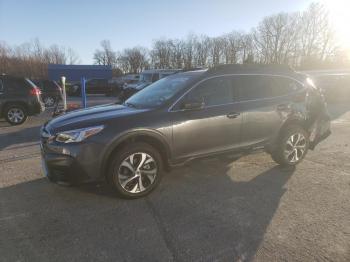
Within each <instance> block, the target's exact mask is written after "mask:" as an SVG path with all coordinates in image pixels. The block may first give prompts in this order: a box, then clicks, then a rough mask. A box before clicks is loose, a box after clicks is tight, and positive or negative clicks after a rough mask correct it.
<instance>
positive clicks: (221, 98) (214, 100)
mask: <svg viewBox="0 0 350 262" xmlns="http://www.w3.org/2000/svg"><path fill="white" fill-rule="evenodd" d="M185 99H186V100H193V99H195V100H200V101H203V102H204V104H205V107H208V106H216V105H224V104H228V103H232V102H233V93H232V81H231V78H230V77H215V78H211V79H208V80H205V81H204V82H202V83H200V84H199V85H198V86H197V87H195V88H194V89H193V90H192V91H191V92H190V93H189V94H188V95H187V96H186V98H185Z"/></svg>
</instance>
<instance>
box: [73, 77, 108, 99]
mask: <svg viewBox="0 0 350 262" xmlns="http://www.w3.org/2000/svg"><path fill="white" fill-rule="evenodd" d="M85 90H86V94H104V95H111V93H112V91H113V90H112V86H111V85H109V84H108V79H102V78H93V79H89V80H87V81H86V83H85ZM68 94H69V95H74V96H80V95H81V83H76V84H74V85H72V86H71V88H70V89H69V91H68Z"/></svg>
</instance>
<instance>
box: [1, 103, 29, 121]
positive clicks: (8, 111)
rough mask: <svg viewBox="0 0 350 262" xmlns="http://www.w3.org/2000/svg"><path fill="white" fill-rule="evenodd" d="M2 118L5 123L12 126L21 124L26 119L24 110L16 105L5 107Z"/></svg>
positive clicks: (26, 115)
mask: <svg viewBox="0 0 350 262" xmlns="http://www.w3.org/2000/svg"><path fill="white" fill-rule="evenodd" d="M4 116H5V119H6V121H7V122H8V123H9V124H10V125H13V126H16V125H21V124H23V123H24V122H25V121H26V120H27V118H28V114H27V112H26V110H25V108H24V107H23V106H21V105H16V104H14V105H9V106H7V107H6V108H5V110H4Z"/></svg>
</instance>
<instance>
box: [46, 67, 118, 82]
mask: <svg viewBox="0 0 350 262" xmlns="http://www.w3.org/2000/svg"><path fill="white" fill-rule="evenodd" d="M48 76H49V80H55V81H59V80H60V79H61V77H62V76H65V77H66V81H67V82H78V81H80V80H81V78H82V77H85V78H86V79H91V78H104V79H111V78H112V67H111V66H102V65H56V64H49V66H48Z"/></svg>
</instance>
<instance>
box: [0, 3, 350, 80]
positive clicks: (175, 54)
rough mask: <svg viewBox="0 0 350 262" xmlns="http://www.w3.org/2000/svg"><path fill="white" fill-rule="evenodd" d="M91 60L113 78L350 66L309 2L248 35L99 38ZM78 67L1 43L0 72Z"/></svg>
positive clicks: (38, 48) (66, 52) (72, 56)
mask: <svg viewBox="0 0 350 262" xmlns="http://www.w3.org/2000/svg"><path fill="white" fill-rule="evenodd" d="M93 61H94V63H95V64H98V65H110V66H112V67H113V69H114V72H116V73H117V74H122V73H139V72H141V71H142V70H144V69H149V68H155V69H166V68H184V69H193V68H198V67H211V66H215V65H218V64H234V63H259V64H271V63H273V64H288V65H290V66H292V67H294V68H297V69H318V68H330V67H345V66H350V63H349V59H348V56H347V55H346V51H345V50H341V49H340V48H339V46H338V44H337V42H336V38H335V34H334V30H333V28H332V26H331V24H330V19H329V14H328V12H327V10H326V8H325V7H324V6H323V5H322V4H320V3H312V4H310V5H309V7H308V8H307V9H306V10H305V11H303V12H294V13H279V14H275V15H271V16H267V17H265V18H264V19H262V21H260V23H259V24H258V25H257V26H256V27H254V28H252V29H251V30H250V31H249V32H242V31H232V32H230V33H227V34H224V35H221V36H218V37H209V36H206V35H195V34H189V35H188V36H187V37H186V38H183V39H171V38H169V39H166V38H161V39H157V40H155V41H153V44H152V47H151V48H150V49H147V48H145V47H141V46H136V47H132V48H126V49H124V50H121V51H115V50H113V48H112V46H111V43H110V41H109V40H103V41H102V42H101V46H100V48H98V49H96V50H95V52H94V55H93ZM76 63H79V57H78V55H77V54H76V53H75V52H74V51H73V50H72V49H71V48H65V47H60V46H57V45H52V46H50V47H48V48H46V47H44V46H43V45H41V43H40V42H39V40H34V41H32V42H30V43H25V44H23V45H21V46H18V47H10V46H8V45H6V43H1V42H0V73H3V72H4V73H8V74H13V75H21V76H27V77H35V78H45V77H47V65H48V64H76Z"/></svg>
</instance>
